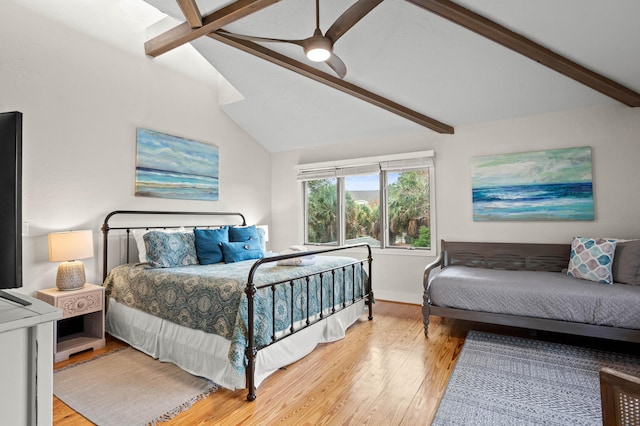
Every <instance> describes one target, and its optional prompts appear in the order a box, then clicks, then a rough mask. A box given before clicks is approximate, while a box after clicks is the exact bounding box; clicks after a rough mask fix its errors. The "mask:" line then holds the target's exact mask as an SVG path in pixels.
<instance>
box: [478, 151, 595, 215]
mask: <svg viewBox="0 0 640 426" xmlns="http://www.w3.org/2000/svg"><path fill="white" fill-rule="evenodd" d="M471 163H472V191H473V220H474V221H508V220H515V221H534V220H593V219H594V210H593V190H592V173H591V148H590V147H579V148H566V149H554V150H547V151H535V152H522V153H515V154H504V155H493V156H484V157H475V158H472V160H471Z"/></svg>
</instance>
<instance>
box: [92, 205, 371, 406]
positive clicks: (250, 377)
mask: <svg viewBox="0 0 640 426" xmlns="http://www.w3.org/2000/svg"><path fill="white" fill-rule="evenodd" d="M116 215H121V216H122V215H125V216H127V215H148V216H154V215H162V216H165V217H173V218H177V217H178V216H208V217H221V216H226V217H227V218H233V217H238V218H240V219H241V223H240V224H238V226H246V220H245V217H244V215H242V214H241V213H237V212H178V211H143V210H116V211H113V212H111V213H109V214H108V215H107V216H106V217H105V219H104V222H103V224H102V228H101V229H102V233H103V277H102V278H103V282H104V280H105V279H106V277H107V275H108V264H107V261H108V244H109V238H108V237H109V232H110V231H125V232H126V236H127V237H126V238H127V240H126V262H127V263H129V259H130V250H129V245H130V240H131V235H130V234H131V230H133V229H177V228H181V227H184V228H187V229H194V228H208V227H219V226H225V225H230V224H228V223H223V224H208V225H204V226H203V225H186V224H182V225H180V226H176V225H168V226H159V225H152V226H116V227H113V226H110V225H109V220H110V219H111V218H112V217H113V216H116ZM231 225H233V224H231ZM353 248H366V249H367V257H366V258H364V259H360V260H354V261H353V262H351V263H348V264H345V265H342V266H340V267H337V268H333V269H327V270H323V271H320V272H316V273H313V274H310V275H303V276H300V277H296V278H295V279H290V280H286V281H280V282H274V283H269V284H261V285H256V284H255V282H254V277H255V274H256V272H257V271H258V269H259V268H260V267H261V266H262V265H265V264H269V263H274V262H278V261H279V260H285V259H293V258H297V257H305V256H312V255H320V254H326V253H332V252H339V251H344V250H348V249H353ZM372 261H373V258H372V256H371V247H370V246H369V244H366V243H359V244H353V245H347V246H342V247H331V248H326V249H319V250H313V251H306V252H301V253H293V254H285V255H279V256H271V257H266V258H262V259H259V260H257V261H255V263H254V264H253V266H252V267H251V269H250V271H249V274H248V277H247V284H246V287H245V290H244V292H245V294H246V295H247V302H248V309H247V311H248V320H247V324H248V327H247V328H248V330H247V340H248V346H247V349H246V351H245V355H246V357H247V367H246V370H245V373H246V383H247V389H248V394H247V400H249V401H253V400H255V399H256V388H255V362H256V356H257V353H258V351H260V350H261V349H264V348H266V347H268V346H271V345H272V344H274V343H276V342H278V341H280V340H283V339H285V338H287V337H289V336H291V335H293V334H295V333H297V332H299V331H301V330H304V329H305V328H307V327H310V326H312V325H314V324H316V323H318V322H320V321H322V320H324V319H326V318H328V317H330V316H332V315H334V314H336V313H338V312H340V311H341V310H343V309H345V308H347V307H349V306H351V305H353V304H354V303H356V302H359V301H361V300H364V301H365V304H366V305H367V306H368V308H369V313H368V319H369V320H372V319H373V301H374V299H373V291H372V289H371V272H372V268H371V263H372ZM358 264H359V265H360V267H361V268H362V269H363V270H365V269H364V268H365V264H366V267H367V269H366V271H367V277H366V279H365V282H364V286H363V291H362V292H361V293H360V294H358V295H356V289H355V274H356V265H358ZM349 269H351V274H352V278H354V279H353V280H352V289H351V290H352V298H351V299H350V300H348V299H346V294H345V291H344V288H343V291H342V295H343V296H342V300H338V301H336V300H335V286H336V283H335V275H336V274H339V273H342V274H343V278H345V277H346V275H347V274H348V270H349ZM313 276H318V277H319V279H320V282H323V281H322V280H323V279H325V277H326V279H328V280H330V281H329V282H330V283H331V292H330V293H331V296H330V297H331V306H332V308H331V312H329V313H325V312H324V311H323V310H322V309H321V311H320V312H319V313H318V314H317V316H318V318H317V319H316V318H311V316H310V314H309V291H310V290H309V287H310V286H309V282H310V280H311V277H313ZM299 280H304V281H303V282H304V283H306V292H307V298H306V300H307V306H306V321H302V324H297V328H296V326H295V325H294V320H293V317H294V315H293V305H294V303H293V288H294V281H299ZM344 283H345V280H344V279H343V285H345V284H344ZM279 286H285V288H286V286H289V287H290V289H291V322H290V326H289V328H288V332H289V333H288V334H286V335H284V336H282V337H277V336H276V330H275V324H272V328H273V330H274V331H273V335H272V336H271V342H270V343H269V344H267V345H264V346H257V345H256V344H255V330H254V327H255V324H254V321H255V317H254V315H255V311H254V297H255V294H256V293H257V291H258V290H260V289H263V288H270V289H271V290H272V291H273V292H274V293H275V291H276V288H277V287H279ZM320 289H321V291H320V306H323V298H324V297H325V295H324V291H322V289H323V287H322V286H320ZM326 297H329V296H328V295H327V296H326ZM271 308H272V312H275V301H274V299H272V307H271ZM273 317H274V322H275V315H273Z"/></svg>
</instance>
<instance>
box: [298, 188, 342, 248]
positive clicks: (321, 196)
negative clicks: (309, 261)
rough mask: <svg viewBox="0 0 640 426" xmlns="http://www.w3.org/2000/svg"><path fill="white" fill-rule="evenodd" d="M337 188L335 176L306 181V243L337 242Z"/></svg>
mask: <svg viewBox="0 0 640 426" xmlns="http://www.w3.org/2000/svg"><path fill="white" fill-rule="evenodd" d="M337 189H338V188H337V180H336V179H335V178H333V179H321V180H310V181H307V182H306V197H307V203H306V205H307V211H306V212H305V213H306V220H307V241H306V242H307V243H310V244H329V245H337V244H338V224H337V216H338V215H337V210H338V204H337V199H338V197H337V194H338V190H337Z"/></svg>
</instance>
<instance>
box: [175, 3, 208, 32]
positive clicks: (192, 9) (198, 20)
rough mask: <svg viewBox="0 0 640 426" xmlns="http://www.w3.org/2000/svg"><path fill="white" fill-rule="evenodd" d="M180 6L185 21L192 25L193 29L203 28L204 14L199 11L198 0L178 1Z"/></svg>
mask: <svg viewBox="0 0 640 426" xmlns="http://www.w3.org/2000/svg"><path fill="white" fill-rule="evenodd" d="M178 6H180V10H182V14H183V15H184V17H185V19H186V20H187V22H188V23H189V25H191V28H199V27H201V26H202V14H201V13H200V9H198V4H197V3H196V0H178Z"/></svg>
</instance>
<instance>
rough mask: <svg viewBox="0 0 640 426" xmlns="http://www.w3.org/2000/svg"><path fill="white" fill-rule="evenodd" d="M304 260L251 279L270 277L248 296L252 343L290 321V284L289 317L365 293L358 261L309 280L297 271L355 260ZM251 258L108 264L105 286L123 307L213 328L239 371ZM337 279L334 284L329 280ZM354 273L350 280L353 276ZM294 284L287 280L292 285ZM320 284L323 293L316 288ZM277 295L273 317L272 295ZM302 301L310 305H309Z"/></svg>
mask: <svg viewBox="0 0 640 426" xmlns="http://www.w3.org/2000/svg"><path fill="white" fill-rule="evenodd" d="M315 260H316V262H315V264H314V265H309V266H277V265H276V264H275V263H273V264H266V265H263V266H261V267H260V268H259V269H258V271H257V273H256V275H255V278H254V282H255V284H256V286H260V285H262V284H270V283H276V282H285V284H283V285H278V286H276V288H275V291H273V290H272V287H271V286H269V287H266V288H263V289H260V290H258V292H257V293H256V295H255V298H254V309H255V311H254V312H255V326H254V330H255V343H256V346H257V347H262V346H266V345H268V344H270V343H271V341H272V340H271V339H272V336H273V335H274V334H275V333H274V331H273V329H274V327H273V324H274V323H275V332H276V333H277V332H282V331H286V330H288V329H289V328H290V327H291V322H292V320H291V317H292V309H291V307H292V302H291V293H292V290H293V322H294V323H295V322H297V321H301V320H306V318H307V316H309V317H313V316H314V315H317V314H318V313H319V312H320V306H321V303H320V302H321V299H322V309H323V312H325V313H327V312H329V311H330V310H331V308H332V305H333V303H334V302H335V304H336V305H338V304H340V305H341V304H342V303H343V302H345V301H346V304H347V305H348V304H350V303H351V300H352V299H353V289H354V288H355V295H356V298H358V297H360V295H361V294H362V293H364V292H365V291H366V289H365V286H364V283H365V282H366V280H365V278H366V272H365V270H364V269H366V266H365V268H362V267H361V265H360V264H359V263H358V264H356V265H355V267H354V268H352V267H351V266H348V267H347V268H345V269H344V271H343V269H342V268H340V269H339V270H337V271H336V273H335V274H332V273H331V272H328V273H324V274H323V275H322V285H320V277H319V276H312V277H311V278H310V279H309V283H308V286H309V292H308V294H309V297H308V299H309V300H308V304H307V280H306V279H296V278H297V277H300V276H304V275H308V274H312V273H315V272H321V271H325V270H329V269H332V268H337V267H341V266H342V265H345V264H349V263H352V262H354V261H355V259H353V258H350V257H342V256H316V257H315ZM253 264H254V261H252V260H249V261H244V262H237V263H230V264H222V263H219V264H214V265H193V266H184V267H177V268H150V267H148V266H146V265H133V264H126V265H120V266H118V267H116V268H114V269H113V270H112V271H111V273H110V274H109V276H108V277H107V279H106V280H105V283H104V286H105V287H106V294H107V298H109V297H111V298H113V299H115V300H116V301H118V302H119V303H123V304H125V305H127V306H129V307H132V308H135V309H138V310H141V311H144V312H147V313H149V314H152V315H155V316H157V317H160V318H163V319H166V320H169V321H171V322H174V323H176V324H179V325H182V326H185V327H189V328H194V329H198V330H203V331H205V332H207V333H215V334H218V335H220V336H222V337H224V338H226V339H229V340H231V347H230V350H229V360H230V361H231V364H232V365H233V366H234V368H236V370H237V371H238V372H243V371H244V367H245V365H246V357H245V349H246V347H247V322H248V320H247V318H248V313H247V309H248V303H247V296H246V294H245V292H244V290H245V286H246V282H247V277H248V275H249V270H250V269H251V266H252V265H253ZM334 277H335V284H334ZM354 278H355V279H354ZM291 282H293V285H291ZM320 288H322V292H321V291H320ZM274 296H275V318H274V315H273V314H272V306H273V305H272V300H273V298H274ZM307 305H308V310H307Z"/></svg>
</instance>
